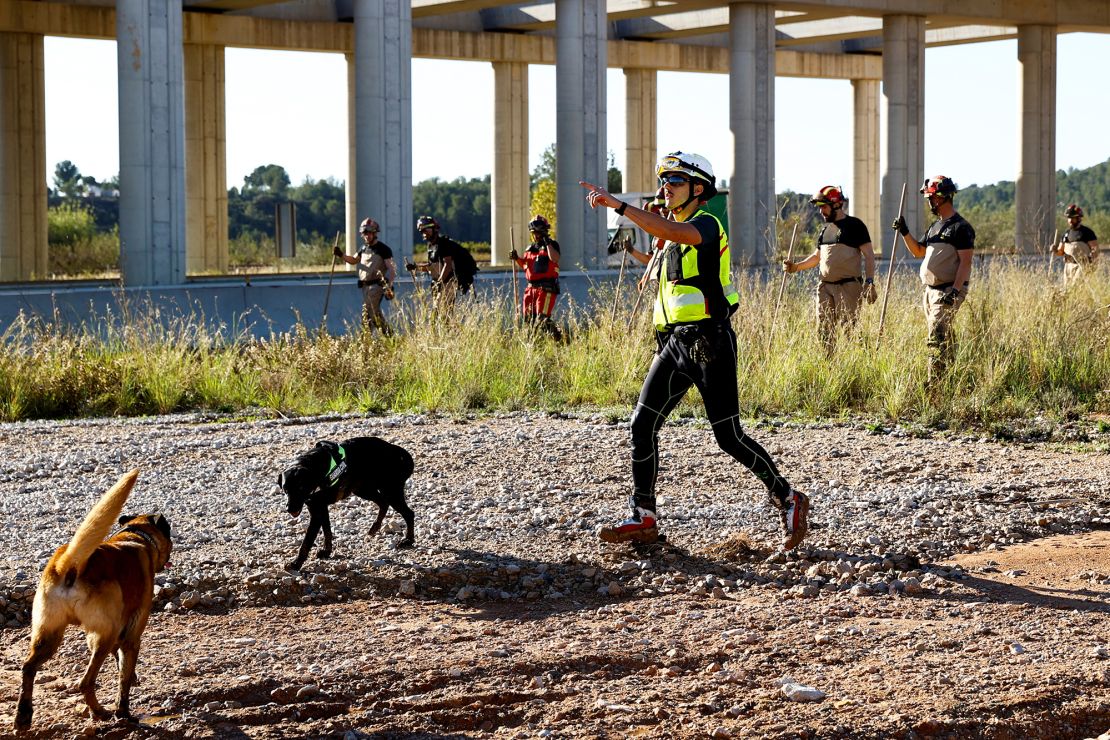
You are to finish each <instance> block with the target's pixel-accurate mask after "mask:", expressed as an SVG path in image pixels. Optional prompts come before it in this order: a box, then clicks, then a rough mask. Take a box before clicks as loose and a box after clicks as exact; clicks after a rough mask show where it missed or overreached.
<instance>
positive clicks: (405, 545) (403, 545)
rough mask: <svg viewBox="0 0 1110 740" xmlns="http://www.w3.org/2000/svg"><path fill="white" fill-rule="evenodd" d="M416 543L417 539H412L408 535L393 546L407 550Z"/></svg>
mask: <svg viewBox="0 0 1110 740" xmlns="http://www.w3.org/2000/svg"><path fill="white" fill-rule="evenodd" d="M415 545H416V541H415V540H411V539H409V538H408V537H406V538H405V539H403V540H397V544H395V545H394V546H393V547H395V548H396V549H398V550H407V549H409V548H410V547H414V546H415Z"/></svg>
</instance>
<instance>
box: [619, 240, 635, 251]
mask: <svg viewBox="0 0 1110 740" xmlns="http://www.w3.org/2000/svg"><path fill="white" fill-rule="evenodd" d="M621 249H623V250H624V251H626V252H628V253H629V254H632V252H633V249H632V240H631V239H622V240H621Z"/></svg>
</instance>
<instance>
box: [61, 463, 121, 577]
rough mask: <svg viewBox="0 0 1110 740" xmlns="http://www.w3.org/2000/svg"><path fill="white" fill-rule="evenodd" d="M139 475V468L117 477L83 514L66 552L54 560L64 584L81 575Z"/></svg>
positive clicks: (106, 534) (116, 517)
mask: <svg viewBox="0 0 1110 740" xmlns="http://www.w3.org/2000/svg"><path fill="white" fill-rule="evenodd" d="M138 477H139V471H138V470H132V471H131V472H129V473H124V474H123V475H122V476H120V479H119V480H118V481H116V484H115V485H114V486H112V487H111V488H109V489H108V492H107V493H105V494H104V495H103V496H101V497H100V500H99V501H97V502H96V505H95V506H93V507H92V510H91V511H89V513H88V514H87V515H86V516H85V521H83V522H81V526H80V527H78V528H77V532H76V533H75V534H74V535H73V539H71V540H70V541H69V544H68V545H67V546H66V549H65V552H63V553H61V555H60V556H59V557H58V558H57V560H55V561H54V569H55V572H56V573H57V574H58V576H59V577H61V578H64V579H65V580H66V583H67V584H71V583H72V582H73V580H74V579H75V578H76V577H77V576H78V575H80V571H81V570H82V569H83V568H84V567H85V563H86V562H87V561H88V559H89V557H90V556H91V555H92V554H93V550H95V549H96V548H97V547H99V545H100V543H101V542H103V541H104V538H105V537H107V536H108V533H109V532H110V531H112V525H113V524H115V523H116V519H118V518H119V515H120V512H121V511H123V505H124V503H126V502H127V496H128V495H129V494H130V493H131V489H132V488H134V487H135V479H136V478H138Z"/></svg>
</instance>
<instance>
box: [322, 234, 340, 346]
mask: <svg viewBox="0 0 1110 740" xmlns="http://www.w3.org/2000/svg"><path fill="white" fill-rule="evenodd" d="M339 234H340V232H338V231H337V232H335V243H334V244H332V246H331V270H329V271H328V289H327V291H325V293H324V316H323V318H321V319H320V328H321V329H324V328H326V327H327V325H328V303H330V302H331V281H332V278H333V277H334V276H335V259H336V257H335V250H337V249H339Z"/></svg>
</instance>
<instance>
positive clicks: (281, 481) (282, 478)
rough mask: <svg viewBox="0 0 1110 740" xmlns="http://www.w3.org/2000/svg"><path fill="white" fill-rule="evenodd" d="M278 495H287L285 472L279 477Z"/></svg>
mask: <svg viewBox="0 0 1110 740" xmlns="http://www.w3.org/2000/svg"><path fill="white" fill-rule="evenodd" d="M277 492H278V493H285V471H284V470H283V471H281V474H280V475H279V476H278V491H277Z"/></svg>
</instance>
